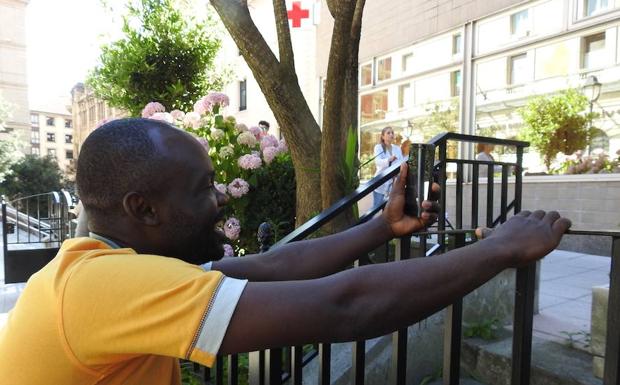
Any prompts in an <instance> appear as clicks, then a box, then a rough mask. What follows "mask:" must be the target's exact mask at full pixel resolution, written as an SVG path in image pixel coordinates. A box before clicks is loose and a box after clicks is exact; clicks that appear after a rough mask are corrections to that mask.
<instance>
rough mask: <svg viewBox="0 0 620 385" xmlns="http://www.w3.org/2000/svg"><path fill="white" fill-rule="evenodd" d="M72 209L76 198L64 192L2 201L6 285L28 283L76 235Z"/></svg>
mask: <svg viewBox="0 0 620 385" xmlns="http://www.w3.org/2000/svg"><path fill="white" fill-rule="evenodd" d="M72 206H73V197H72V196H71V194H70V193H68V192H67V191H64V190H63V191H53V192H49V193H43V194H37V195H32V196H27V197H22V198H18V199H15V200H13V201H10V202H7V201H6V200H4V199H3V200H2V245H3V253H4V274H5V283H16V282H25V281H26V280H27V279H28V278H29V277H30V276H31V275H32V274H33V273H34V272H36V271H38V270H39V269H41V268H42V267H43V266H45V265H46V264H47V262H49V261H50V260H52V258H53V257H54V256H55V255H56V252H57V251H58V248H59V247H60V245H61V243H62V242H63V241H64V240H65V239H67V238H71V237H72V236H73V230H72V226H71V220H70V217H69V216H70V213H69V209H70V208H71V207H72Z"/></svg>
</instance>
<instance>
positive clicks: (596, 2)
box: [584, 0, 609, 16]
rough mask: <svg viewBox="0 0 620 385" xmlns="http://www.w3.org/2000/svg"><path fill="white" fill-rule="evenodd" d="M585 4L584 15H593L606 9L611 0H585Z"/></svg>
mask: <svg viewBox="0 0 620 385" xmlns="http://www.w3.org/2000/svg"><path fill="white" fill-rule="evenodd" d="M584 5H585V6H584V16H592V15H596V14H597V13H601V12H603V11H605V10H606V9H607V7H608V6H609V0H585V4H584Z"/></svg>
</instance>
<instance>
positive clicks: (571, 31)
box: [317, 0, 620, 176]
mask: <svg viewBox="0 0 620 385" xmlns="http://www.w3.org/2000/svg"><path fill="white" fill-rule="evenodd" d="M378 3H385V2H368V4H367V9H366V10H365V13H364V14H365V18H364V23H363V25H364V27H363V29H362V31H363V32H362V41H361V44H360V79H359V81H360V83H359V86H360V89H359V119H360V134H361V135H360V138H361V141H360V149H361V158H362V159H367V158H370V157H371V156H372V148H373V146H374V144H376V143H377V142H378V140H379V135H380V131H381V129H382V128H383V127H385V126H387V125H390V126H392V127H394V129H395V131H396V132H397V133H398V134H399V139H401V140H402V139H405V138H410V139H411V140H412V141H422V140H428V139H429V138H430V137H432V136H433V134H436V133H437V132H439V131H444V130H446V129H453V130H455V131H458V132H463V133H468V134H477V135H487V136H495V137H503V138H515V137H518V135H519V131H520V129H521V127H522V126H523V123H522V121H521V119H520V117H519V114H518V113H517V110H518V108H520V107H522V106H524V105H525V103H526V102H527V100H528V99H529V98H531V97H532V96H534V95H551V94H554V93H557V92H559V91H561V90H565V89H567V88H577V89H579V88H581V87H583V86H584V84H585V83H586V81H587V80H588V78H590V79H592V78H591V77H592V76H595V77H596V79H598V81H599V82H600V83H601V84H602V89H601V93H600V96H599V97H598V98H597V99H596V100H591V103H592V104H591V108H592V110H593V111H594V112H595V113H598V115H599V118H597V119H596V120H594V121H593V122H592V124H593V126H594V127H597V128H599V129H600V130H599V131H597V135H596V137H595V138H594V143H593V145H594V146H596V147H597V148H600V149H602V150H605V151H607V152H609V153H612V154H613V153H615V152H616V151H618V150H619V149H620V128H619V126H618V124H617V122H620V117H619V116H618V114H620V108H619V107H620V106H619V104H620V99H619V96H620V94H618V86H619V85H620V83H619V81H620V55H619V50H618V44H619V35H618V28H619V27H620V9H619V8H620V2H614V1H613V0H541V1H527V2H478V1H468V2H448V1H444V2H442V1H438V2H411V1H394V2H391V3H393V4H392V5H391V8H392V10H391V11H388V12H387V13H381V12H373V11H372V7H373V6H377V4H378ZM413 3H419V4H417V5H418V6H419V7H418V8H415V7H416V4H413ZM442 3H445V4H443V6H442ZM457 3H462V4H457ZM510 3H512V4H510ZM431 5H432V6H431ZM424 7H429V8H427V9H425V8H424ZM390 12H391V13H390ZM472 12H477V14H473V13H472ZM390 15H392V16H390ZM425 15H426V16H425ZM387 20H390V23H389V25H388V23H387ZM418 20H423V21H418ZM379 26H384V27H385V28H384V27H381V28H379ZM442 28H443V30H441V29H442ZM399 31H400V32H399ZM424 31H426V34H427V35H428V36H424V33H421V32H424ZM407 39H411V40H410V41H409V42H407ZM319 58H320V56H319ZM317 65H319V66H321V65H322V63H321V62H319V63H317ZM319 73H321V70H320V69H319ZM460 151H463V152H464V153H465V156H467V155H468V153H469V156H472V155H473V149H472V148H465V147H463V148H461V149H460ZM502 156H503V158H504V159H506V160H509V159H510V158H511V157H512V156H514V155H513V154H509V153H506V154H502ZM370 167H372V163H371V164H370ZM525 167H526V168H527V170H528V171H530V172H536V171H542V168H543V166H542V165H541V161H540V158H539V156H538V154H536V153H534V152H533V151H530V152H529V153H528V154H526V157H525ZM372 172H373V170H372V169H369V170H362V173H363V175H364V176H369V175H372Z"/></svg>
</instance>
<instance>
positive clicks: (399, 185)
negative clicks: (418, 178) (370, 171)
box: [390, 162, 407, 197]
mask: <svg viewBox="0 0 620 385" xmlns="http://www.w3.org/2000/svg"><path fill="white" fill-rule="evenodd" d="M406 182H407V162H403V164H401V165H400V172H399V173H398V176H397V177H396V180H395V181H394V184H393V185H392V191H390V197H391V196H392V195H397V194H404V193H405V183H406Z"/></svg>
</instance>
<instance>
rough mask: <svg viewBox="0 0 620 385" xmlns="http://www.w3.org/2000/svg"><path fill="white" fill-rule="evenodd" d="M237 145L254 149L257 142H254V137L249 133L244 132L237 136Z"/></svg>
mask: <svg viewBox="0 0 620 385" xmlns="http://www.w3.org/2000/svg"><path fill="white" fill-rule="evenodd" d="M237 143H239V144H244V145H246V146H249V147H254V146H256V145H257V144H258V140H256V137H255V136H254V135H252V133H251V132H250V131H245V132H242V133H241V134H239V136H238V137H237Z"/></svg>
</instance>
